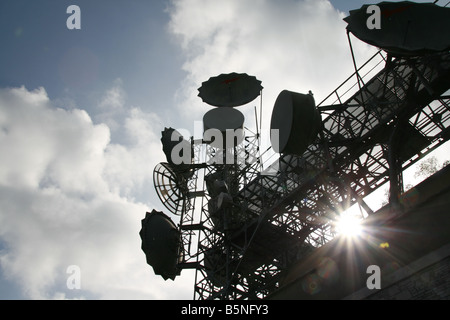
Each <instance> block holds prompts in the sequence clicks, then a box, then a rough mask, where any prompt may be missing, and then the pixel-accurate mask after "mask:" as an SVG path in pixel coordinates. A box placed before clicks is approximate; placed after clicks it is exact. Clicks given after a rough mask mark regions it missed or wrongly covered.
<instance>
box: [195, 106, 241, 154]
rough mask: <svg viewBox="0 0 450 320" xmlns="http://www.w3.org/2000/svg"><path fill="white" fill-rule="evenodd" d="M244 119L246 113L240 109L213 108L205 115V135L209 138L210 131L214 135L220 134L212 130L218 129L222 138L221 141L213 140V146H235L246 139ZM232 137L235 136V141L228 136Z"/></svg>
mask: <svg viewBox="0 0 450 320" xmlns="http://www.w3.org/2000/svg"><path fill="white" fill-rule="evenodd" d="M244 120H245V118H244V115H243V114H242V112H240V111H239V110H236V109H233V108H216V109H211V110H209V111H208V112H207V113H205V115H204V116H203V128H204V130H205V133H204V137H208V138H209V135H210V134H209V133H211V134H212V136H213V137H215V136H218V134H214V132H212V130H217V133H219V132H220V136H221V138H222V139H221V141H212V142H211V143H210V145H211V146H213V147H215V148H225V147H235V146H237V145H239V144H240V143H241V142H242V141H243V140H244V131H243V128H244ZM211 129H212V130H211ZM208 131H209V132H208ZM227 131H228V133H227ZM230 133H231V134H230ZM230 137H233V140H234V141H227V138H230Z"/></svg>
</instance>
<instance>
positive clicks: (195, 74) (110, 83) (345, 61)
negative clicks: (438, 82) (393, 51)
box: [0, 0, 428, 299]
mask: <svg viewBox="0 0 450 320" xmlns="http://www.w3.org/2000/svg"><path fill="white" fill-rule="evenodd" d="M421 2H428V1H421ZM364 3H365V2H364V1H360V0H355V1H350V0H349V1H339V0H333V1H325V0H320V1H318V0H285V1H269V0H260V1H254V0H246V1H206V0H187V1H181V0H177V1H144V0H128V1H125V0H108V1H106V0H95V1H89V0H81V1H80V0H73V1H65V0H39V1H25V0H2V1H1V2H0V41H1V43H2V46H1V47H2V49H1V50H0V129H1V130H0V298H2V299H61V298H62V299H63V298H69V299H71V298H79V299H128V298H132V299H191V298H192V294H193V293H192V292H193V291H192V290H193V280H192V273H189V272H185V271H183V273H184V274H183V276H182V277H180V279H177V281H175V282H171V281H167V282H164V281H163V280H162V279H160V278H159V277H156V276H154V275H153V271H152V270H151V268H150V267H149V266H148V265H146V264H145V257H144V255H143V253H142V252H141V251H140V239H139V236H138V232H139V229H140V220H141V219H142V218H143V217H144V215H145V211H148V210H151V209H153V208H155V209H158V210H164V207H163V206H162V204H160V203H159V201H158V200H157V197H156V194H155V193H154V191H153V185H152V170H153V167H154V166H155V165H156V164H157V163H158V162H161V161H164V156H163V154H162V150H161V147H160V141H159V139H160V131H161V130H163V129H164V126H167V127H169V126H172V127H176V128H186V129H187V130H191V131H192V129H193V127H194V126H195V124H194V121H198V120H201V117H202V115H203V114H204V113H205V112H206V111H207V110H208V109H209V107H207V106H205V105H204V104H203V103H202V102H201V100H200V98H198V97H197V92H196V89H197V88H198V87H199V86H200V85H201V82H202V81H205V80H207V79H208V78H209V77H210V76H214V75H217V74H219V73H226V72H231V71H237V72H247V73H249V74H252V75H255V76H256V77H257V78H258V79H260V80H262V85H263V87H264V100H263V103H264V114H263V115H264V117H263V119H264V120H265V122H264V124H265V125H266V124H267V121H268V119H269V117H270V111H271V106H272V105H273V102H274V100H275V98H276V96H277V94H278V93H279V92H280V91H281V90H283V89H290V90H293V91H298V92H307V91H308V90H312V91H313V92H314V93H315V97H317V98H316V99H317V100H321V98H324V97H325V96H326V95H327V94H328V93H329V92H331V90H333V89H334V88H335V87H337V86H338V85H339V84H340V83H341V82H342V81H343V80H344V79H346V78H347V77H348V76H349V75H350V74H351V73H352V71H353V65H352V62H351V58H350V53H349V49H348V44H347V40H346V35H345V23H344V22H343V21H342V18H343V17H345V16H346V15H347V12H348V10H350V9H356V8H359V7H361V5H362V4H364ZM72 4H76V5H78V6H79V7H80V9H81V29H80V30H69V29H67V27H66V20H67V18H68V17H69V14H67V13H66V9H67V7H68V6H69V5H72ZM355 52H356V55H357V60H358V62H363V61H365V59H367V58H368V57H369V56H370V55H371V54H373V53H374V52H375V48H373V47H370V46H368V45H366V44H364V43H361V42H358V41H355ZM243 112H244V113H245V114H246V115H248V114H250V115H251V114H252V113H253V109H252V108H251V107H250V108H247V109H245V107H244V109H243ZM70 265H78V266H80V269H81V272H82V275H81V276H82V288H81V289H80V290H68V288H67V286H66V280H67V277H68V275H67V273H66V269H67V267H68V266H70Z"/></svg>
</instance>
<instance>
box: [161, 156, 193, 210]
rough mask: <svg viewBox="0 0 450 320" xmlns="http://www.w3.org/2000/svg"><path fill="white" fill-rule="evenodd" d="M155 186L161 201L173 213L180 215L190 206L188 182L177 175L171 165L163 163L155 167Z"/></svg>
mask: <svg viewBox="0 0 450 320" xmlns="http://www.w3.org/2000/svg"><path fill="white" fill-rule="evenodd" d="M153 184H154V186H155V190H156V193H157V194H158V197H159V200H161V202H162V203H163V204H164V206H165V207H166V208H167V209H168V210H169V211H170V212H171V213H173V214H175V215H180V214H181V213H182V212H184V211H185V210H187V209H188V207H189V206H190V202H189V197H187V194H188V187H187V181H186V179H185V178H184V177H183V176H182V175H177V174H175V172H174V170H173V169H172V167H171V165H170V164H168V163H165V162H161V163H159V164H157V165H156V166H155V169H154V170H153Z"/></svg>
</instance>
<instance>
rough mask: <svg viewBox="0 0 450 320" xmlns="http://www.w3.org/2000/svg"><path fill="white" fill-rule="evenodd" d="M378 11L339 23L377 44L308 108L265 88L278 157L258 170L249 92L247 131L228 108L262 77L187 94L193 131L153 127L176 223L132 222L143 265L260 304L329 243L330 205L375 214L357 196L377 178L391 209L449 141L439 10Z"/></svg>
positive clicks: (206, 294) (159, 180)
mask: <svg viewBox="0 0 450 320" xmlns="http://www.w3.org/2000/svg"><path fill="white" fill-rule="evenodd" d="M435 3H436V1H435ZM378 6H379V7H380V10H381V17H380V18H381V19H382V20H381V25H382V28H381V29H380V30H377V29H373V30H369V29H368V28H367V25H366V20H367V11H366V9H367V5H365V6H363V7H362V8H361V9H358V10H352V11H350V16H349V17H347V18H345V19H344V20H345V21H346V22H347V23H348V26H347V31H348V36H349V34H350V33H352V34H354V35H355V36H356V37H357V38H359V39H361V40H363V41H365V42H367V43H369V44H371V45H374V46H376V47H378V48H381V49H380V50H379V51H378V52H377V53H376V54H375V55H374V56H373V57H371V58H370V59H369V60H368V61H366V62H365V63H364V64H363V65H361V66H359V67H358V66H357V65H356V63H354V67H355V73H354V74H352V75H351V76H350V77H349V78H348V79H347V80H346V81H344V83H342V84H341V85H340V86H339V87H338V88H337V89H336V90H334V91H333V92H331V93H330V94H329V95H328V96H327V97H326V98H325V99H323V101H322V102H320V103H319V104H318V105H316V102H315V99H314V97H313V94H312V92H311V91H309V92H308V93H306V94H302V93H297V92H292V91H288V90H283V91H282V92H281V93H280V94H279V95H278V97H277V99H276V101H275V103H274V106H273V110H272V116H271V123H270V129H271V130H270V131H271V132H270V140H271V144H272V149H273V150H274V151H275V152H277V153H278V158H277V159H276V160H275V161H274V162H273V163H270V164H267V163H266V164H264V171H262V167H263V163H262V159H261V157H262V156H263V155H264V154H265V152H262V153H261V152H260V150H259V138H260V137H259V136H260V135H262V134H263V133H262V131H261V130H262V126H261V124H262V99H261V104H260V119H259V129H258V117H257V111H256V107H255V119H256V133H254V132H252V131H251V130H249V129H248V128H247V127H246V126H245V119H244V115H243V114H242V113H241V112H240V111H239V110H237V109H236V107H239V106H243V105H245V104H248V103H250V102H252V101H253V100H254V99H256V98H257V97H258V96H259V95H261V94H262V86H261V81H259V80H257V79H256V77H254V76H249V75H247V74H245V73H229V74H221V75H218V76H215V77H211V78H210V79H209V80H207V81H205V82H203V83H202V85H201V87H200V88H199V89H198V91H199V94H198V95H199V97H200V98H201V99H202V100H203V101H204V102H205V103H207V104H209V105H211V106H214V107H215V108H213V109H211V110H209V111H207V112H206V113H205V115H204V117H203V138H202V139H200V140H194V139H193V138H192V137H190V138H189V137H183V136H182V135H181V134H179V133H178V131H177V130H174V129H172V128H165V130H164V131H163V132H162V139H161V142H162V144H163V150H164V153H165V155H166V160H167V161H166V162H162V163H160V164H158V165H157V166H156V167H155V169H154V175H153V178H154V184H155V189H156V192H157V194H158V197H159V198H160V200H161V201H162V203H163V204H164V206H165V207H166V208H167V210H168V211H169V212H170V213H171V214H173V215H175V216H177V217H178V218H179V224H178V225H175V223H174V222H173V221H172V220H171V218H169V217H168V216H167V215H165V214H164V213H162V212H157V211H155V210H153V211H152V212H151V213H147V215H146V217H145V219H143V220H142V230H141V232H140V236H141V239H142V249H143V251H144V252H145V255H146V257H147V263H148V264H150V265H151V266H152V267H153V269H154V272H155V274H158V275H161V276H162V277H163V278H164V279H172V280H173V279H175V277H176V276H177V275H179V274H180V272H181V271H182V270H183V269H195V272H196V276H195V285H194V298H195V299H264V298H267V297H268V296H270V294H272V293H274V292H276V291H277V290H278V289H279V288H280V287H281V286H282V285H283V283H284V282H283V281H285V280H284V275H285V272H286V271H287V270H288V269H289V268H290V267H292V266H293V265H294V264H295V263H296V262H298V261H299V260H302V259H304V258H305V257H306V256H307V255H308V254H309V253H310V252H311V251H313V250H315V249H316V248H318V247H320V246H322V245H324V244H325V243H327V242H329V241H330V240H332V239H333V238H334V236H335V230H334V223H335V221H336V220H337V218H339V216H340V215H341V214H342V212H344V211H345V210H346V209H348V208H350V207H351V206H352V205H353V204H358V205H359V206H360V210H361V214H364V213H365V215H372V214H376V213H374V210H373V209H372V208H370V207H369V205H368V204H367V203H366V202H365V200H364V199H365V197H366V196H368V195H370V194H371V193H372V192H373V191H374V190H376V189H378V188H379V187H380V186H382V185H383V184H385V183H386V182H389V183H390V203H389V204H388V206H389V209H390V210H391V212H392V215H393V216H395V215H398V214H402V210H403V200H402V199H404V197H405V195H404V194H403V181H402V174H403V172H404V170H406V169H407V168H409V167H410V166H411V165H413V164H414V163H416V162H417V161H418V160H420V159H421V158H422V157H424V156H425V155H427V154H428V153H429V152H431V151H432V150H434V149H436V148H437V147H439V146H441V145H442V144H443V143H445V142H447V141H448V140H449V138H450V108H449V105H450V97H449V96H448V90H449V89H450V53H449V49H450V35H449V32H450V26H449V23H450V16H449V12H450V9H448V8H444V7H440V6H437V5H436V4H430V3H421V4H418V3H413V2H409V1H404V2H395V3H390V2H381V3H380V4H378ZM413 35H414V36H413ZM349 44H350V48H351V54H352V58H353V59H354V58H355V57H354V52H353V49H352V45H351V42H350V37H349ZM353 61H354V62H355V59H354V60H353ZM266 151H267V150H266Z"/></svg>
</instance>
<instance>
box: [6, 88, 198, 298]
mask: <svg viewBox="0 0 450 320" xmlns="http://www.w3.org/2000/svg"><path fill="white" fill-rule="evenodd" d="M156 118H157V117H156V115H154V114H147V113H144V112H142V111H141V110H139V109H138V108H131V109H130V111H129V112H128V114H127V116H126V117H125V119H124V121H123V126H124V129H123V132H124V134H125V135H127V136H129V138H130V141H133V143H130V144H129V145H119V144H115V143H113V142H111V141H110V130H109V128H108V127H107V126H106V125H105V124H94V123H93V122H92V120H91V117H90V116H89V115H88V114H87V113H86V112H85V111H84V110H81V109H71V110H65V109H61V108H57V107H55V106H54V104H53V102H52V101H51V100H50V99H49V97H48V95H47V93H46V91H45V89H44V88H39V89H36V90H33V91H29V90H27V89H26V88H24V87H21V88H8V89H0V154H1V155H2V156H1V157H0V240H1V247H0V248H1V250H0V266H1V270H2V272H3V274H4V275H5V276H6V277H7V278H9V279H11V280H13V281H14V282H15V283H18V284H20V287H21V289H22V292H23V294H24V296H25V297H28V298H33V299H53V298H100V299H113V298H119V299H122V298H123V299H126V298H135V299H164V298H177V297H178V298H183V297H184V298H186V296H183V294H186V293H187V292H189V295H190V292H191V290H192V289H191V285H192V284H191V283H189V284H190V285H189V288H186V282H183V281H181V282H177V283H169V284H167V285H164V286H163V283H162V282H163V281H162V279H159V277H156V276H154V275H153V271H152V270H151V268H150V267H149V266H148V265H147V264H146V263H145V255H144V254H143V252H142V251H141V249H140V245H141V244H140V238H139V235H138V232H139V230H140V227H141V226H140V220H141V219H142V218H143V217H144V215H145V211H147V210H149V206H150V207H151V206H152V205H151V203H148V205H149V206H147V205H145V204H144V203H143V202H142V201H137V200H136V199H135V197H134V194H135V193H137V194H139V192H141V189H142V188H143V186H144V182H143V181H144V180H146V179H148V180H150V175H151V172H152V170H153V167H154V165H155V164H156V162H158V161H159V160H160V155H159V154H157V153H155V152H154V151H152V149H160V146H159V137H157V135H158V130H159V128H158V129H154V128H153V127H152V125H151V124H152V122H153V121H156ZM155 131H156V132H155ZM70 265H77V266H79V267H80V270H81V285H82V287H81V290H78V291H77V290H75V291H71V290H69V289H68V288H67V286H66V280H67V278H68V276H69V274H67V272H66V270H67V268H68V266H70ZM173 288H177V290H173ZM170 289H172V290H170Z"/></svg>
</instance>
